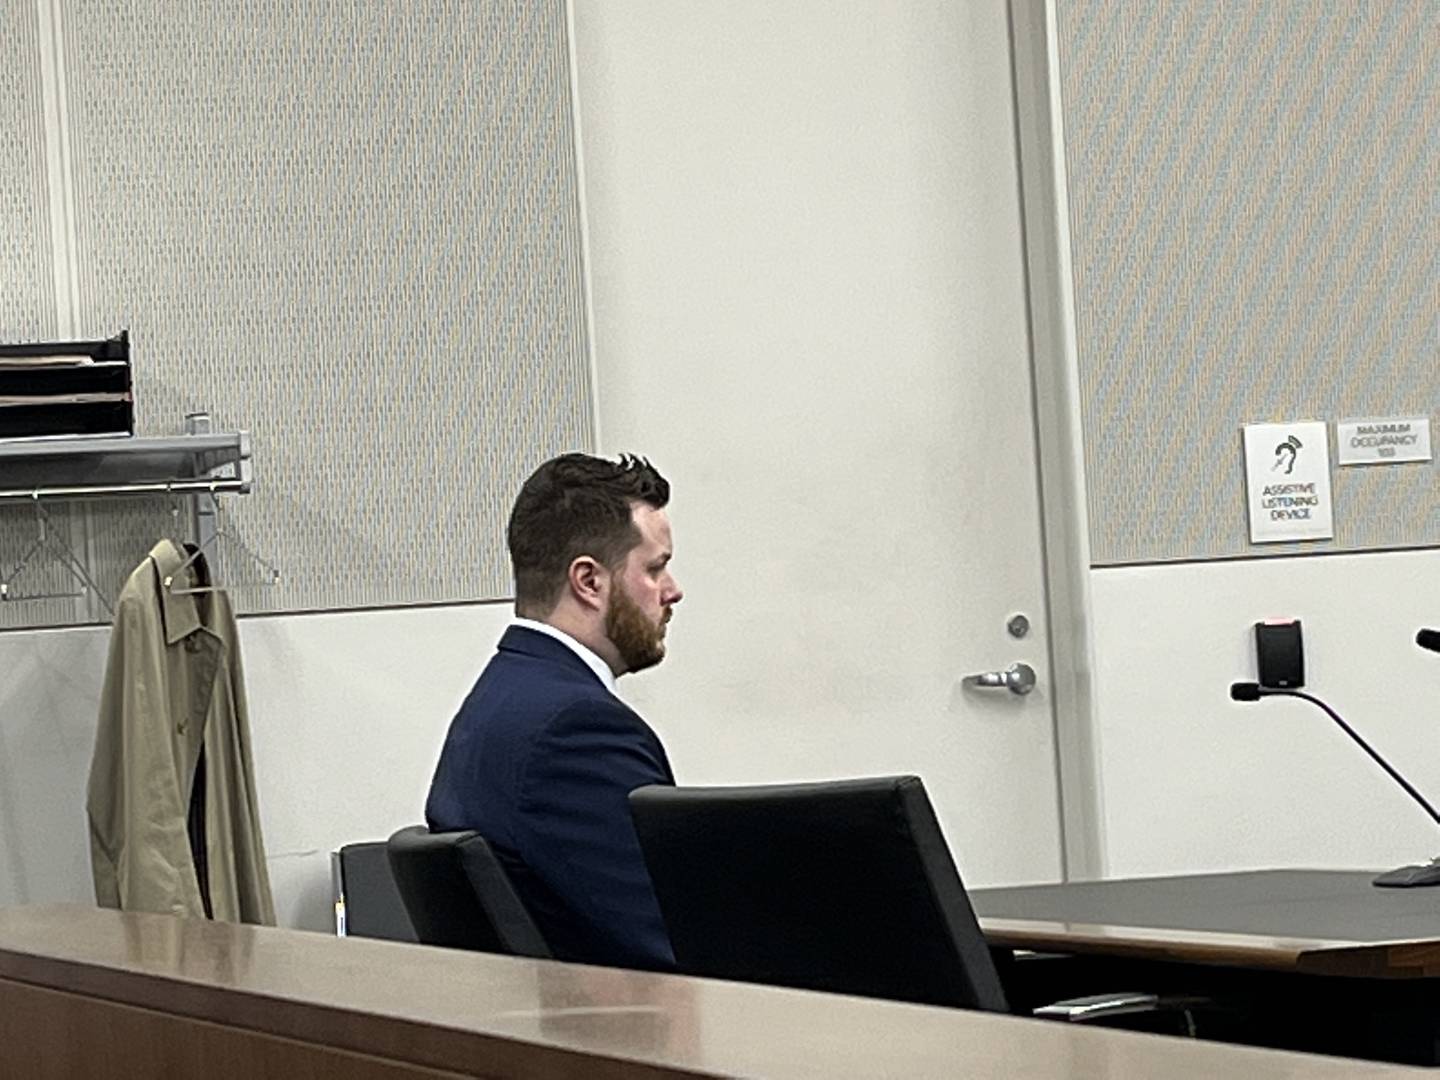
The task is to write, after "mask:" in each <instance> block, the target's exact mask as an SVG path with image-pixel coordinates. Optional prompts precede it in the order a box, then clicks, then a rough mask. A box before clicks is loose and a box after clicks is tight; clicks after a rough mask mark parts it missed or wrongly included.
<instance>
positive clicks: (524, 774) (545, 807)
mask: <svg viewBox="0 0 1440 1080" xmlns="http://www.w3.org/2000/svg"><path fill="white" fill-rule="evenodd" d="M674 782H675V778H674V776H673V775H671V772H670V763H669V761H667V760H666V757H665V749H664V747H663V746H661V745H660V740H659V738H658V737H657V736H656V735H655V733H654V732H653V731H651V730H650V728H649V726H648V725H647V724H646V723H645V721H644V720H642V719H640V717H639V716H638V715H637V714H636V713H635V711H634V710H633V709H631V708H630V707H629V706H628V705H626V704H625V703H624V702H623V701H621V700H620V699H619V698H617V697H616V696H615V695H614V694H612V693H610V691H609V690H607V689H606V688H605V686H604V684H603V683H601V681H600V680H599V678H597V677H596V675H595V672H594V671H592V670H591V669H590V668H589V667H587V666H586V664H585V662H584V661H583V660H581V659H580V657H578V656H577V655H575V653H574V651H573V650H571V649H570V648H568V647H567V646H566V645H565V644H564V643H563V642H560V641H556V640H555V639H554V638H551V637H548V636H546V635H545V634H542V633H539V632H537V631H535V630H530V629H527V628H525V627H520V626H512V627H510V629H508V630H506V631H505V634H504V636H503V637H502V638H501V639H500V647H499V651H498V652H497V653H496V654H495V656H494V658H493V659H491V661H490V663H489V664H487V665H486V666H485V670H484V671H483V672H481V673H480V678H479V679H478V680H477V681H476V683H475V687H474V689H472V690H471V691H470V695H469V696H468V697H467V698H466V699H465V703H464V704H463V705H462V706H461V707H460V711H459V713H457V714H456V716H455V719H454V720H453V721H452V722H451V724H450V732H449V734H448V735H447V736H446V738H445V747H444V749H443V750H442V751H441V753H440V763H439V765H437V766H436V769H435V779H434V780H433V781H432V782H431V785H430V797H429V799H428V800H427V802H426V804H425V817H426V820H427V822H428V823H429V825H430V828H431V830H432V831H435V832H450V831H454V830H460V829H476V830H478V831H479V832H480V834H481V835H483V836H484V837H485V839H486V840H487V841H489V843H490V845H491V847H492V848H494V850H495V852H496V854H497V855H498V856H499V858H500V860H501V862H502V863H503V864H504V865H505V867H506V869H507V870H508V871H509V873H510V877H511V880H512V881H513V882H514V884H515V890H516V892H518V893H519V894H520V899H521V900H522V901H523V902H524V904H525V907H526V908H527V909H528V910H529V912H530V914H531V915H532V916H533V917H534V919H535V922H536V924H537V925H538V926H539V928H540V933H541V934H542V935H544V937H545V941H546V943H547V944H549V946H550V949H551V951H552V952H553V953H554V954H555V956H556V958H557V959H560V960H569V961H573V962H579V963H589V964H605V965H609V966H613V967H629V968H651V969H662V970H663V969H667V968H672V967H674V964H675V960H674V955H673V954H672V952H671V950H670V940H669V937H668V936H667V935H666V933H665V924H664V922H663V921H662V920H661V917H660V908H659V905H658V904H657V903H656V901H655V892H654V889H653V888H652V887H651V884H650V875H649V873H648V872H647V871H646V869H645V860H644V858H643V856H642V855H641V854H640V842H639V840H638V839H636V836H635V826H634V824H633V823H632V822H631V819H630V804H629V801H628V800H629V795H630V792H632V791H634V790H635V789H636V788H638V787H642V786H644V785H646V784H673V783H674Z"/></svg>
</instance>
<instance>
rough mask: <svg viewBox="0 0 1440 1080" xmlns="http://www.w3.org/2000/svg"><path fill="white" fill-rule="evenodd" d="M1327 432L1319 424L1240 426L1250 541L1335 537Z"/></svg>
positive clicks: (1322, 425) (1293, 423) (1320, 423)
mask: <svg viewBox="0 0 1440 1080" xmlns="http://www.w3.org/2000/svg"><path fill="white" fill-rule="evenodd" d="M1328 434H1329V433H1328V432H1327V430H1326V425H1325V424H1324V423H1323V422H1321V421H1311V420H1307V421H1301V422H1292V423H1279V424H1247V425H1245V480H1246V504H1247V510H1248V512H1249V518H1250V542H1251V543H1254V544H1268V543H1275V542H1278V541H1285V540H1328V539H1330V538H1331V537H1332V536H1334V535H1335V529H1334V508H1333V505H1332V502H1331V496H1330V442H1329V438H1328Z"/></svg>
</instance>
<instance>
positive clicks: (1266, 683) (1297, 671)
mask: <svg viewBox="0 0 1440 1080" xmlns="http://www.w3.org/2000/svg"><path fill="white" fill-rule="evenodd" d="M1255 666H1256V671H1257V674H1258V675H1259V679H1260V685H1261V686H1263V687H1265V688H1266V689H1267V690H1298V689H1300V687H1302V686H1304V685H1305V644H1304V641H1303V639H1302V638H1301V635H1300V620H1299V619H1267V620H1266V621H1265V622H1258V623H1256V624H1255Z"/></svg>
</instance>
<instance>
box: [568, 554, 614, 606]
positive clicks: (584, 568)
mask: <svg viewBox="0 0 1440 1080" xmlns="http://www.w3.org/2000/svg"><path fill="white" fill-rule="evenodd" d="M569 586H570V595H571V596H573V597H575V599H576V600H577V601H578V602H579V603H580V605H581V606H582V607H584V608H587V609H590V610H594V611H599V610H600V609H602V608H603V607H604V606H605V594H606V592H607V591H608V590H609V588H610V571H609V570H607V569H606V568H605V567H604V566H602V565H601V564H600V563H599V562H597V561H596V560H594V559H592V558H591V557H590V556H589V555H581V556H580V557H579V558H577V559H576V560H575V561H574V562H572V563H571V564H570V573H569Z"/></svg>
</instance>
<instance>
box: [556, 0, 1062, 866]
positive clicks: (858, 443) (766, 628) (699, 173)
mask: <svg viewBox="0 0 1440 1080" xmlns="http://www.w3.org/2000/svg"><path fill="white" fill-rule="evenodd" d="M572 9H573V10H572V17H573V24H574V25H573V29H574V36H573V48H574V50H575V57H576V70H577V91H576V92H577V96H578V103H579V115H580V143H581V147H582V154H581V157H582V166H583V170H584V180H585V187H584V190H585V197H586V214H587V219H588V231H587V235H588V237H589V265H590V277H591V295H592V302H593V305H594V328H595V338H594V340H595V349H596V363H597V372H598V389H599V420H600V435H601V444H602V448H603V449H604V450H606V451H607V452H615V451H620V450H634V451H636V452H640V453H644V454H646V455H648V456H650V457H651V458H652V459H653V460H654V461H655V463H656V464H657V465H658V466H659V467H660V468H661V469H662V471H664V472H666V473H667V475H669V476H670V478H671V480H672V481H673V483H674V485H675V492H674V497H673V502H672V506H671V517H672V520H673V522H674V525H675V535H676V557H675V570H676V573H677V576H678V578H679V580H680V582H681V584H682V586H684V588H685V589H686V592H687V597H686V599H685V600H684V602H683V603H682V604H681V606H680V608H679V609H678V610H677V612H676V618H675V622H674V623H673V624H672V626H671V632H670V642H671V645H670V657H669V658H668V659H667V661H666V662H665V663H664V664H663V665H661V666H660V667H659V668H658V669H656V670H655V671H653V672H650V673H646V674H643V675H639V676H635V677H632V678H629V679H626V680H622V683H621V687H622V692H623V693H624V694H625V695H626V696H627V697H628V698H629V699H630V700H632V701H633V702H634V703H635V704H636V705H637V707H638V708H639V709H640V711H641V712H642V713H643V714H644V715H645V716H646V717H647V718H648V719H649V720H650V721H651V723H652V724H653V725H654V726H655V727H656V728H657V730H659V731H660V733H661V735H662V736H663V738H664V739H665V742H666V744H667V746H668V748H669V751H670V757H671V760H672V763H673V765H674V767H675V771H676V774H677V777H678V779H679V781H680V782H681V783H682V784H683V783H720V782H762V781H777V780H791V779H811V778H824V777H838V776H856V775H867V774H870V775H873V774H881V773H898V772H914V773H918V774H920V775H921V776H922V777H923V778H924V780H925V783H926V786H927V788H928V789H929V792H930V795H931V798H932V800H933V801H934V802H935V804H936V807H937V809H938V811H939V814H940V818H941V822H942V825H943V827H944V829H945V832H946V835H947V837H948V838H949V841H950V844H951V846H952V848H953V850H954V852H955V855H956V860H957V862H958V863H959V866H960V869H961V872H962V874H963V875H964V877H965V879H966V881H967V882H968V883H969V884H971V885H981V884H997V883H1003V882H1026V881H1042V880H1054V879H1057V878H1059V876H1060V874H1061V842H1060V813H1059V807H1058V797H1057V782H1056V756H1055V755H1056V751H1055V739H1054V725H1053V717H1052V708H1051V696H1050V693H1049V679H1048V675H1049V672H1048V670H1047V668H1048V662H1047V660H1048V648H1047V639H1048V635H1049V632H1050V628H1049V627H1048V626H1047V625H1046V620H1045V595H1044V567H1043V565H1042V557H1043V556H1042V549H1041V541H1040V535H1041V534H1040V514H1039V499H1038V493H1037V469H1036V458H1035V428H1034V420H1033V405H1032V399H1031V377H1030V366H1029V363H1030V361H1029V353H1028V342H1027V329H1026V328H1027V323H1026V319H1027V309H1026V294H1025V277H1024V252H1023V248H1022V235H1021V220H1020V205H1019V188H1018V175H1017V163H1016V140H1015V121H1014V107H1013V99H1012V83H1011V67H1010V52H1009V36H1008V29H1007V19H1006V7H1005V2H1004V0H944V2H929V3H924V2H917V0H867V2H857V0H844V2H841V3H837V2H835V0H707V2H690V0H573V3H572ZM1016 614H1024V615H1025V616H1027V617H1028V619H1029V621H1030V623H1031V630H1030V631H1029V633H1028V634H1027V635H1026V636H1024V637H1023V638H1017V637H1014V636H1012V635H1011V634H1010V633H1009V632H1008V630H1007V621H1008V620H1009V619H1010V618H1011V616H1013V615H1016ZM1017 662H1022V663H1025V664H1028V665H1029V666H1030V667H1031V668H1033V669H1034V671H1035V672H1036V673H1037V676H1038V684H1037V686H1036V688H1035V690H1034V692H1032V693H1030V694H1028V695H1024V696H1021V695H1017V694H1012V693H1010V692H1008V691H1007V690H1005V689H993V690H988V691H983V690H973V689H968V688H966V687H965V686H963V685H962V678H963V677H964V676H966V675H968V674H972V673H977V672H982V671H999V670H1003V669H1006V668H1008V667H1009V666H1010V665H1011V664H1013V663H1017Z"/></svg>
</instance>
